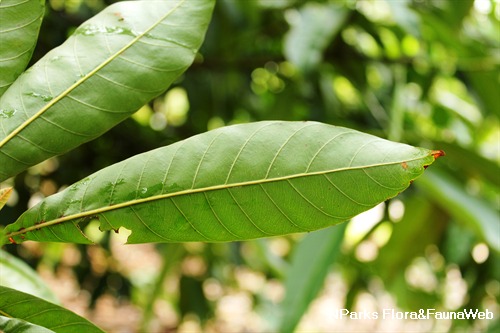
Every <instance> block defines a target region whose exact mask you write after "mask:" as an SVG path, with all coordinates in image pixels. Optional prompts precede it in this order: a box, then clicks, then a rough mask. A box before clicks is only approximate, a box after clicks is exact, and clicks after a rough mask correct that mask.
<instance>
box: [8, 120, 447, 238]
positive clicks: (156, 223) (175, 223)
mask: <svg viewBox="0 0 500 333" xmlns="http://www.w3.org/2000/svg"><path fill="white" fill-rule="evenodd" d="M441 153H442V152H434V151H430V150H427V149H423V148H415V147H411V146H408V145H404V144H400V143H395V142H390V141H387V140H383V139H380V138H377V137H374V136H371V135H368V134H364V133H360V132H357V131H354V130H350V129H347V128H342V127H335V126H330V125H325V124H321V123H315V122H279V121H275V122H273V121H271V122H257V123H252V124H244V125H235V126H229V127H225V128H221V129H217V130H214V131H210V132H207V133H204V134H201V135H197V136H194V137H192V138H189V139H187V140H185V141H181V142H178V143H175V144H173V145H170V146H167V147H163V148H160V149H156V150H153V151H150V152H147V153H144V154H140V155H137V156H135V157H132V158H130V159H128V160H125V161H123V162H120V163H117V164H115V165H113V166H110V167H107V168H105V169H103V170H100V171H99V172H97V173H95V174H93V175H91V176H89V177H87V178H85V179H83V180H82V181H80V182H78V183H76V184H74V185H72V186H70V187H68V188H66V189H65V190H64V191H62V192H60V193H58V194H55V195H53V196H51V197H48V198H46V199H45V200H43V201H42V202H41V203H40V204H38V205H37V206H35V207H33V208H32V209H30V210H28V211H27V212H25V213H24V214H23V215H22V216H21V217H20V218H19V219H18V221H16V222H15V223H14V224H11V225H9V226H7V227H6V228H5V233H6V235H5V237H4V239H3V241H5V238H9V237H10V239H11V241H15V242H21V241H23V240H24V239H31V240H38V241H56V242H58V241H59V242H81V243H90V240H89V239H88V238H87V237H86V236H85V235H84V234H83V232H82V230H81V228H80V226H79V224H81V223H82V222H84V221H86V220H89V219H93V218H95V219H98V220H99V221H100V223H101V229H102V230H111V229H112V230H116V231H117V230H118V229H119V228H120V227H122V226H123V227H125V228H127V229H130V230H131V231H132V234H131V236H129V239H128V242H129V243H141V242H172V241H233V240H245V239H251V238H258V237H266V236H274V235H283V234H288V233H294V232H304V231H311V230H316V229H320V228H325V227H327V226H330V225H334V224H337V223H340V222H342V221H345V220H347V219H349V218H351V217H352V216H354V215H357V214H359V213H360V212H362V211H365V210H367V209H370V208H371V207H373V206H375V205H377V204H378V203H380V202H381V201H384V200H387V199H388V198H391V197H394V196H395V195H397V194H398V193H399V192H401V191H403V190H404V189H406V188H407V187H408V186H409V184H410V182H411V181H412V180H413V179H415V178H416V177H418V176H420V175H421V174H422V172H423V171H424V168H425V166H427V165H429V164H431V163H432V162H433V161H434V159H435V156H439V155H440V154H441Z"/></svg>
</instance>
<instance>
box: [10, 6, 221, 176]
mask: <svg viewBox="0 0 500 333" xmlns="http://www.w3.org/2000/svg"><path fill="white" fill-rule="evenodd" d="M212 7H213V1H196V2H192V1H186V0H177V1H130V2H127V1H126V2H119V3H117V4H114V5H112V6H109V7H107V8H106V9H105V10H104V11H102V12H101V13H100V14H98V15H96V16H95V17H93V18H91V19H90V20H88V21H87V22H85V23H83V24H82V25H81V26H80V27H79V28H77V29H76V31H75V33H74V34H73V35H72V36H71V37H70V38H69V39H68V40H67V41H66V42H65V43H64V44H63V45H61V46H60V47H58V48H56V49H54V50H52V51H51V52H49V53H48V54H47V55H46V56H45V57H43V58H42V59H41V60H40V61H39V62H37V63H36V64H35V65H34V66H33V67H31V68H30V69H29V70H27V71H26V72H25V73H24V74H23V75H21V76H20V77H19V78H18V79H17V80H16V82H15V83H14V84H13V85H12V86H11V87H10V88H9V90H8V91H7V92H6V93H5V94H4V95H3V96H2V97H1V99H0V105H1V108H2V113H0V166H1V167H0V181H3V180H5V179H7V178H8V177H11V176H13V175H16V174H17V173H19V172H21V171H23V170H25V169H26V168H27V167H29V166H32V165H34V164H36V163H39V162H41V161H43V160H45V159H47V158H49V157H52V156H54V155H58V154H61V153H64V152H66V151H68V150H70V149H72V148H74V147H77V146H78V145H80V144H82V143H84V142H87V141H89V140H92V139H94V138H96V137H98V136H100V135H101V134H102V133H104V132H105V131H107V130H108V129H110V128H111V127H113V126H114V125H116V124H117V123H119V122H120V121H122V120H124V119H125V118H127V117H128V116H130V115H131V114H132V113H134V112H135V111H137V110H138V109H139V108H140V107H141V106H143V105H144V104H145V103H146V102H148V101H149V100H151V99H152V98H153V97H155V96H157V95H159V94H160V93H161V92H163V91H165V89H166V88H167V87H168V86H169V85H170V84H171V83H172V82H173V81H174V80H175V79H176V78H177V77H178V76H179V75H180V74H181V73H182V72H184V71H185V70H186V68H187V67H189V66H190V65H191V63H192V62H193V59H194V57H195V55H196V52H197V50H198V48H199V47H200V45H201V43H202V41H203V38H204V35H205V31H206V28H207V26H208V22H209V20H210V16H211V12H212Z"/></svg>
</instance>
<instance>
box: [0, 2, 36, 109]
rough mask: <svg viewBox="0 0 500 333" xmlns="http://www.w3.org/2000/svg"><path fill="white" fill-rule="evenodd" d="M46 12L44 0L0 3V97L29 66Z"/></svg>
mask: <svg viewBox="0 0 500 333" xmlns="http://www.w3.org/2000/svg"><path fill="white" fill-rule="evenodd" d="M44 10H45V1H44V0H30V1H26V0H3V1H0V41H1V42H0V68H1V69H2V75H0V96H2V95H3V93H4V92H5V91H6V90H7V88H9V86H10V85H11V84H12V82H14V81H15V80H16V79H17V77H18V76H19V75H21V73H22V72H23V71H24V69H25V68H26V66H28V62H29V61H30V59H31V55H32V54H33V50H34V49H35V45H36V41H37V37H38V31H39V30H40V26H41V24H42V18H43V13H44ZM3 112H4V110H3V109H0V118H1V117H2V114H3Z"/></svg>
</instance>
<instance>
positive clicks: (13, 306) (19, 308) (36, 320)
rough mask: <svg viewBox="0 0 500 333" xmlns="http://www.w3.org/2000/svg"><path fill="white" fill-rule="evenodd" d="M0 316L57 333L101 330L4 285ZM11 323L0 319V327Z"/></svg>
mask: <svg viewBox="0 0 500 333" xmlns="http://www.w3.org/2000/svg"><path fill="white" fill-rule="evenodd" d="M0 316H4V317H8V318H16V319H20V320H23V321H25V322H27V323H31V324H34V325H38V326H42V327H45V328H47V329H49V330H51V331H54V332H57V333H65V332H68V333H71V332H85V333H92V332H99V333H102V332H103V331H102V330H101V329H99V328H98V327H97V326H95V325H94V324H92V323H91V322H89V321H87V320H86V319H84V318H82V317H80V316H78V315H77V314H75V313H73V312H71V311H69V310H66V309H65V308H62V307H60V306H58V305H55V304H52V303H50V302H47V301H44V300H43V299H40V298H37V297H35V296H31V295H29V294H25V293H23V292H21V291H18V290H15V289H11V288H7V287H4V286H0ZM21 323H22V322H16V324H18V325H21ZM13 324H14V323H13V322H10V321H8V320H2V321H0V325H2V326H0V328H5V327H9V326H7V325H13ZM3 325H5V326H3ZM30 326H31V325H26V324H24V325H22V328H23V329H27V328H29V327H30ZM7 332H14V331H13V330H12V331H7ZM15 332H17V331H15ZM20 332H24V330H20ZM31 332H33V331H31ZM43 332H45V331H43Z"/></svg>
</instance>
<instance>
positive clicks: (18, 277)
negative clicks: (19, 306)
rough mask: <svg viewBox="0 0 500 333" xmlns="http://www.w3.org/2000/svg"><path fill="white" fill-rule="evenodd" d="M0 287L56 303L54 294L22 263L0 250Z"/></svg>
mask: <svg viewBox="0 0 500 333" xmlns="http://www.w3.org/2000/svg"><path fill="white" fill-rule="evenodd" d="M0 273H1V274H0V285H2V286H4V287H9V288H14V289H17V290H19V291H22V292H25V293H28V294H31V295H33V296H37V297H40V298H43V299H45V300H47V301H49V302H52V303H58V301H57V298H56V296H55V295H54V293H53V292H52V291H51V290H50V289H49V288H48V287H47V285H46V284H45V283H44V282H43V280H42V279H41V278H40V276H39V275H38V274H37V273H36V272H35V271H34V270H33V269H32V268H31V267H29V266H28V264H26V263H25V262H24V261H22V260H20V259H18V258H16V257H14V256H13V255H11V254H9V253H8V252H5V251H3V250H0Z"/></svg>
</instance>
